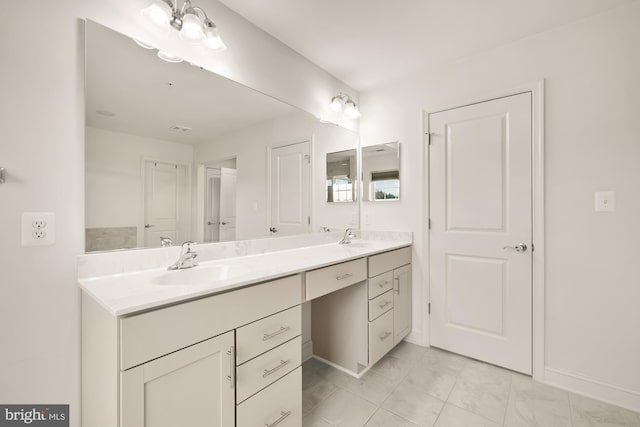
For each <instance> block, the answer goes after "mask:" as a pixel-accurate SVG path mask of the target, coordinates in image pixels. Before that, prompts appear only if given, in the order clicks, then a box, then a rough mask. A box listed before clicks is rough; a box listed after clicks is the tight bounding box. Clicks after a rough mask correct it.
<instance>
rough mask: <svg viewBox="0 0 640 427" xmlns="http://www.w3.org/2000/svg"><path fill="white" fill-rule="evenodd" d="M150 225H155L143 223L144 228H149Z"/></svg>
mask: <svg viewBox="0 0 640 427" xmlns="http://www.w3.org/2000/svg"><path fill="white" fill-rule="evenodd" d="M151 227H155V225H153V224H145V225H144V228H151Z"/></svg>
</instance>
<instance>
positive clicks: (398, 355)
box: [302, 342, 640, 427]
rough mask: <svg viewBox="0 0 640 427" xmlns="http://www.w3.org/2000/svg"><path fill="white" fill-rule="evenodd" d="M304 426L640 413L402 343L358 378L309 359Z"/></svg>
mask: <svg viewBox="0 0 640 427" xmlns="http://www.w3.org/2000/svg"><path fill="white" fill-rule="evenodd" d="M302 411H303V422H302V425H303V426H304V427H332V426H343V427H394V426H398V427H418V426H420V427H431V426H435V427H476V426H477V427H494V426H509V427H511V426H514V427H516V426H517V427H519V426H536V427H538V426H539V427H564V426H568V427H571V426H575V427H583V426H584V427H600V426H636V427H640V414H637V413H635V412H631V411H628V410H626V409H622V408H618V407H616V406H612V405H609V404H606V403H603V402H600V401H597V400H593V399H589V398H586V397H583V396H579V395H576V394H573V393H569V392H566V391H563V390H560V389H557V388H554V387H550V386H547V385H544V384H540V383H537V382H534V381H533V380H532V379H531V378H529V377H527V376H524V375H520V374H517V373H515V372H512V371H508V370H505V369H502V368H498V367H496V366H492V365H488V364H485V363H482V362H478V361H475V360H472V359H468V358H465V357H462V356H458V355H455V354H452V353H448V352H446V351H442V350H438V349H434V348H423V347H419V346H416V345H413V344H409V343H406V342H403V343H401V344H399V345H398V346H397V347H396V348H395V349H393V350H392V351H391V352H390V353H389V354H388V355H387V356H385V357H384V358H383V359H382V360H380V361H379V362H378V363H377V364H376V365H375V366H374V367H372V368H371V370H370V371H369V372H367V373H366V374H365V375H364V376H363V377H362V378H361V379H359V380H358V379H355V378H353V377H350V376H349V375H347V374H345V373H343V372H340V371H338V370H337V369H334V368H332V367H330V366H328V365H326V364H324V363H322V362H319V361H317V360H315V359H311V360H309V361H307V362H305V363H304V365H303V370H302Z"/></svg>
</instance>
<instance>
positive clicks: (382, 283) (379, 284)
mask: <svg viewBox="0 0 640 427" xmlns="http://www.w3.org/2000/svg"><path fill="white" fill-rule="evenodd" d="M388 284H389V281H388V280H385V281H384V282H380V283H378V286H379V287H381V288H384V287H385V286H386V285H388Z"/></svg>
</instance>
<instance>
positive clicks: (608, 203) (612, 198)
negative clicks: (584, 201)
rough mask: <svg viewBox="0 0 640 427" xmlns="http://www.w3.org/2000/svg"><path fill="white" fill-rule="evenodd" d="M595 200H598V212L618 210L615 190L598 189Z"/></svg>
mask: <svg viewBox="0 0 640 427" xmlns="http://www.w3.org/2000/svg"><path fill="white" fill-rule="evenodd" d="M595 202H596V212H615V211H616V193H615V191H596V196H595Z"/></svg>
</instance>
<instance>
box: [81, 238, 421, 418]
mask: <svg viewBox="0 0 640 427" xmlns="http://www.w3.org/2000/svg"><path fill="white" fill-rule="evenodd" d="M410 245H411V240H410V238H409V239H408V240H407V239H405V240H402V239H400V240H397V239H396V240H393V241H384V240H383V239H380V240H355V241H354V243H352V244H349V245H338V244H337V243H332V244H322V245H315V246H308V247H301V248H293V249H288V250H280V251H276V252H265V253H263V254H259V255H250V256H239V257H234V258H222V259H215V260H211V261H205V262H202V263H201V265H200V266H198V267H196V268H193V269H189V270H184V271H175V272H167V271H166V269H164V268H163V269H160V268H155V269H150V270H144V271H126V272H123V273H119V274H108V275H103V276H98V277H90V278H82V279H80V280H79V282H80V286H81V288H82V421H83V425H85V426H90V427H94V426H105V427H106V426H109V427H113V426H120V427H133V426H136V427H138V426H140V427H141V426H144V425H153V426H154V427H157V426H160V427H162V426H176V425H189V426H200V425H208V426H255V425H259V426H263V425H264V426H275V425H279V426H281V427H282V426H290V427H299V426H300V425H302V367H301V364H302V361H303V360H302V334H303V325H302V309H301V304H303V303H304V302H306V301H310V304H311V313H312V322H311V337H312V341H313V353H314V356H315V357H318V358H320V359H322V360H324V361H326V362H328V363H330V364H332V365H333V366H336V367H338V368H340V369H342V370H344V371H347V372H349V373H351V374H352V375H354V376H359V375H362V374H363V373H364V372H365V371H366V370H367V369H368V368H369V367H370V366H372V365H373V364H375V362H377V361H378V360H379V359H380V358H381V357H382V356H384V354H386V353H387V352H388V351H389V350H391V349H392V348H393V346H394V345H395V344H397V343H398V342H400V341H401V340H402V339H403V338H404V337H405V336H406V335H407V334H408V333H409V330H410V326H411V247H410ZM155 251H158V250H155ZM97 256H100V255H97ZM105 256H111V257H112V258H113V257H114V256H115V257H117V256H122V255H118V254H116V255H112V254H108V255H105Z"/></svg>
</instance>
